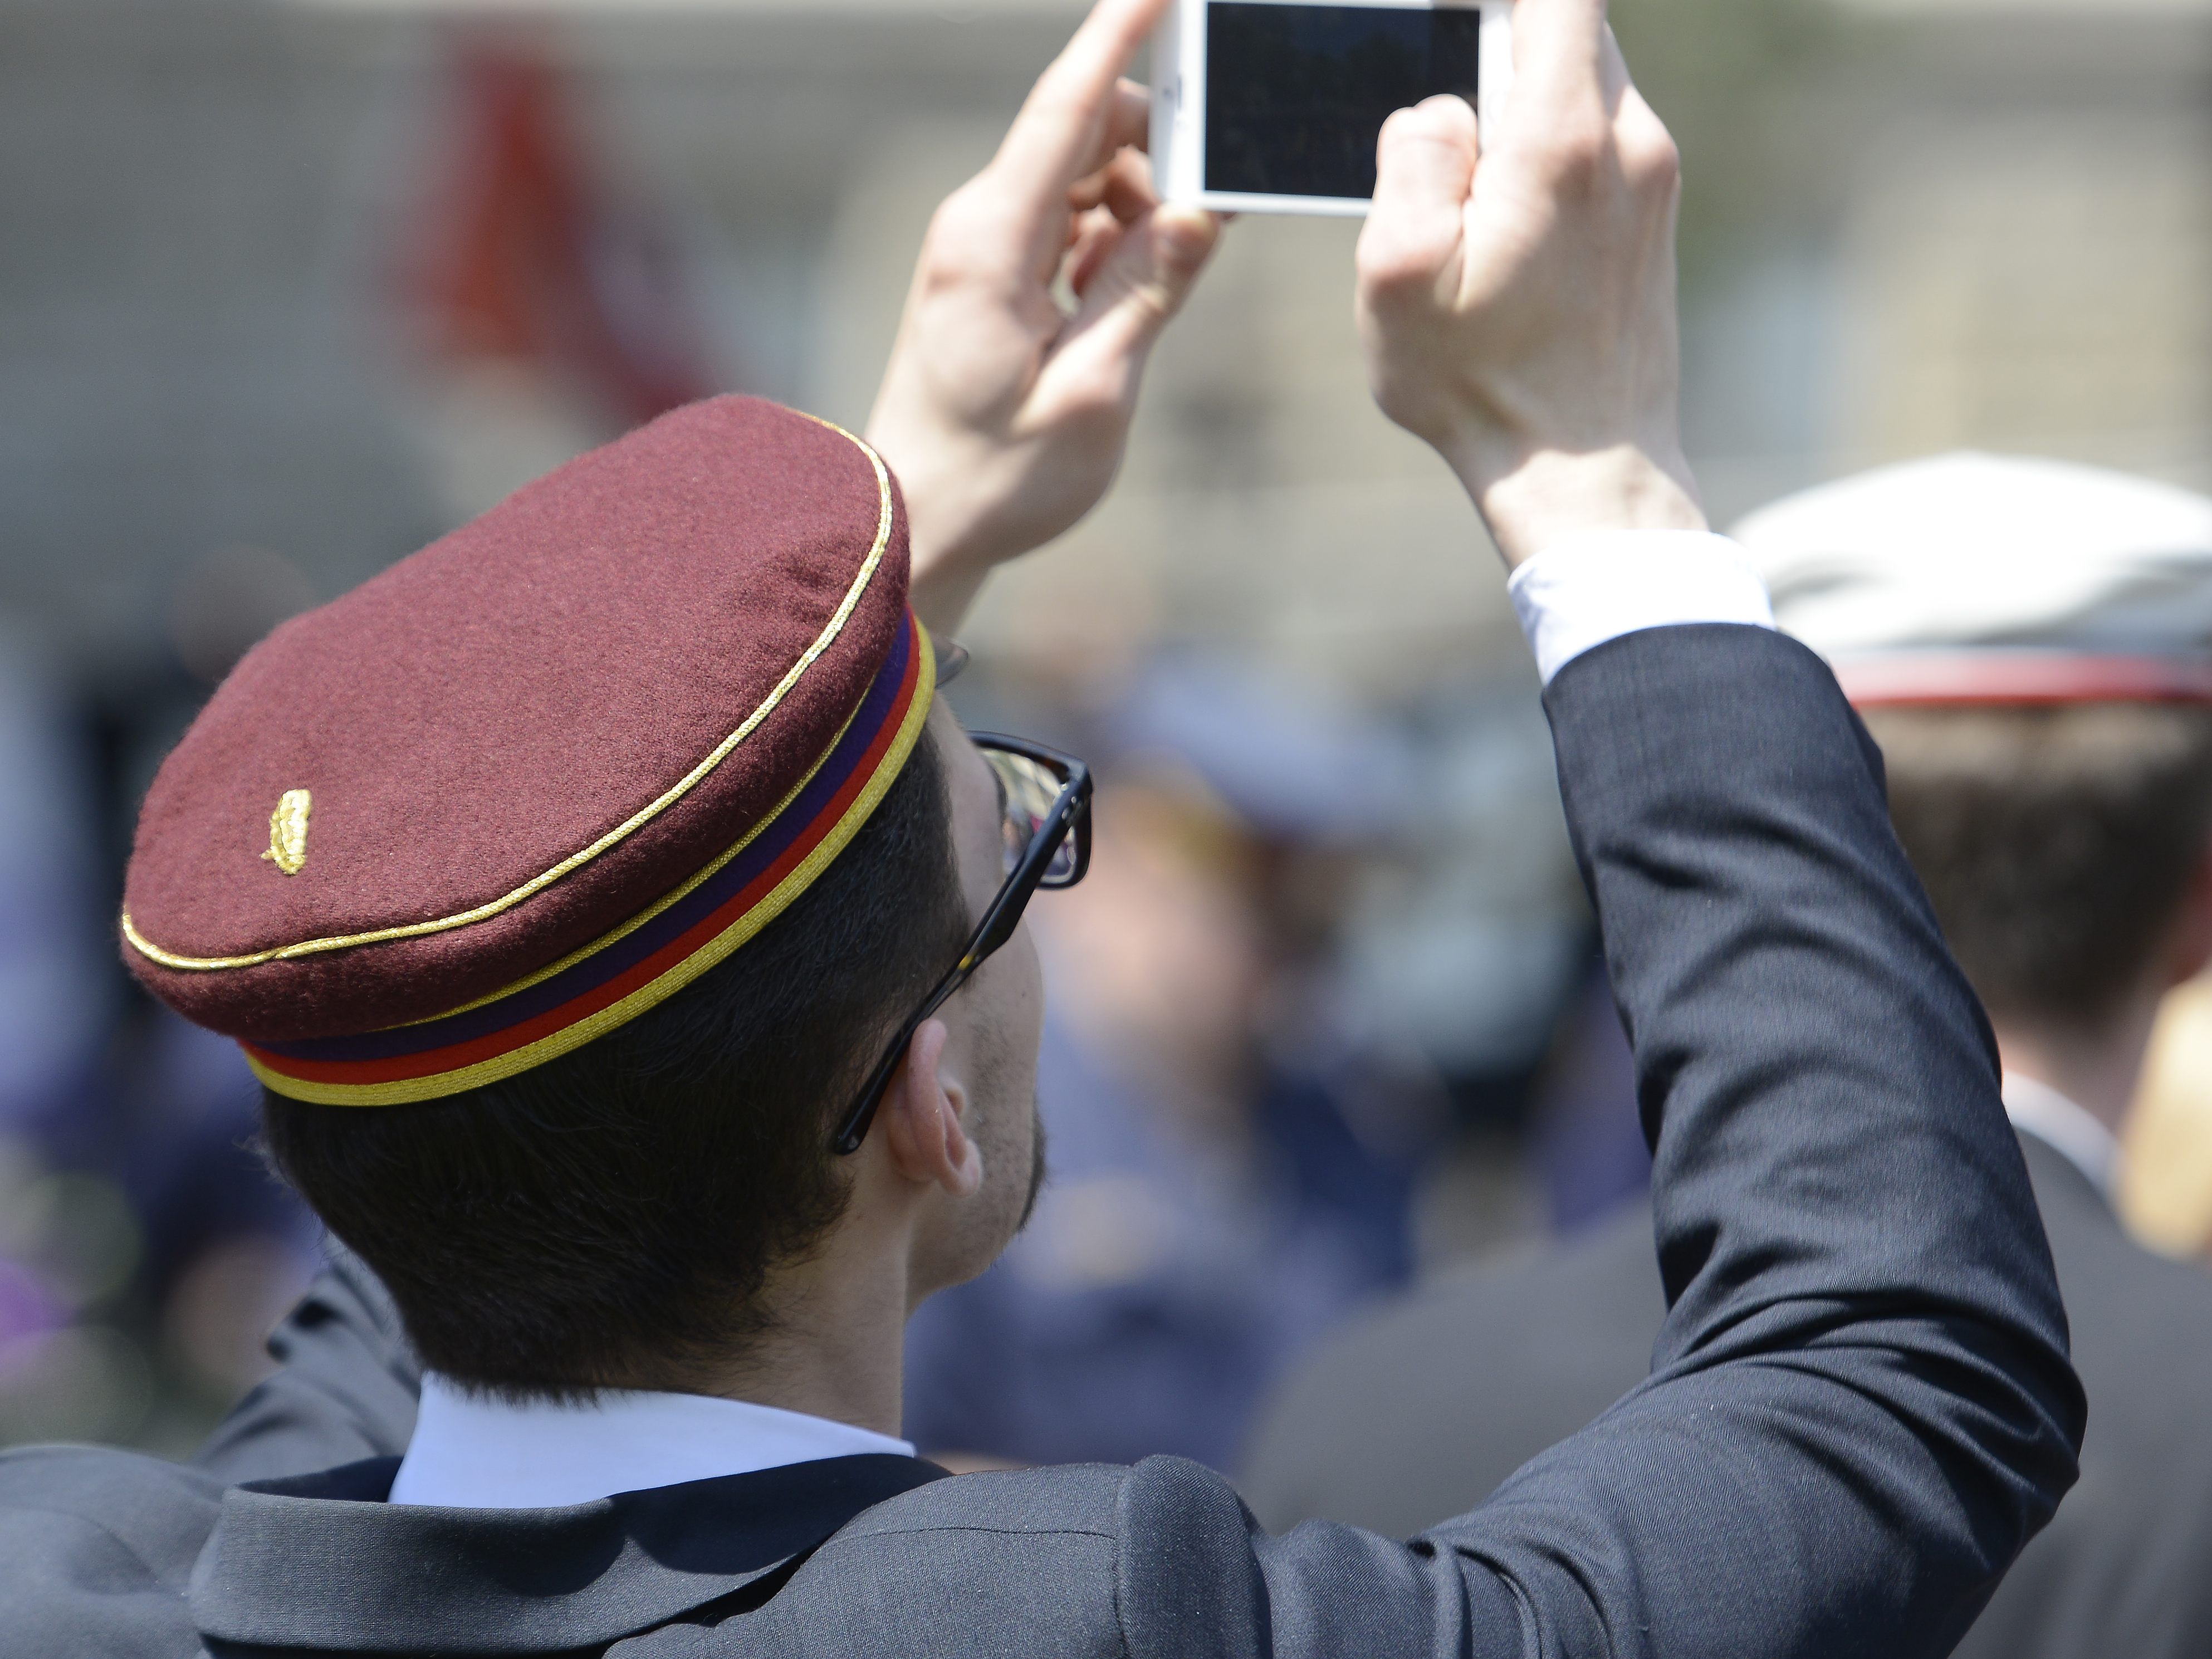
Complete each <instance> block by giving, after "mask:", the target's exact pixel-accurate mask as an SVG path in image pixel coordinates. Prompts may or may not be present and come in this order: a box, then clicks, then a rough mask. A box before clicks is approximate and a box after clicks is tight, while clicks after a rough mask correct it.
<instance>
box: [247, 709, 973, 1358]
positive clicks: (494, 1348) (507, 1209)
mask: <svg viewBox="0 0 2212 1659" xmlns="http://www.w3.org/2000/svg"><path fill="white" fill-rule="evenodd" d="M968 926H969V917H968V915H967V904H966V901H965V899H964V898H963V895H962V891H961V888H960V884H959V878H958V874H957V866H956V864H955V862H954V858H953V849H952V837H951V817H950V807H949V805H948V799H947V795H946V791H945V776H944V772H943V769H942V765H941V762H940V758H939V755H938V753H937V750H936V746H935V744H934V742H933V740H932V739H931V738H929V737H928V736H927V734H925V736H924V738H923V739H922V741H921V744H919V745H918V746H917V747H916V749H915V754H914V757H913V759H912V760H911V761H909V762H908V764H907V767H906V769H905V770H904V772H903V773H902V774H901V775H900V776H899V777H898V779H897V780H896V782H894V783H893V784H892V786H891V787H890V791H889V792H888V793H886V794H885V795H884V799H883V801H882V803H881V804H880V805H878V807H877V808H876V811H875V812H874V814H873V815H872V817H870V818H869V819H868V821H867V823H866V824H865V825H863V826H862V828H861V829H860V833H859V834H858V835H857V836H854V839H853V842H852V844H851V845H850V846H849V847H848V848H847V849H846V850H845V852H844V853H843V854H842V855H841V856H840V857H839V858H838V859H837V860H836V861H835V862H834V863H832V864H831V865H830V866H829V868H828V869H827V870H825V871H823V873H822V874H821V876H820V877H819V878H817V879H816V881H815V883H814V884H813V885H812V886H811V887H810V888H808V889H807V890H806V891H805V893H803V894H802V895H800V896H799V898H798V899H797V900H796V901H794V902H793V904H792V906H791V908H789V909H787V910H786V911H785V912H784V913H783V915H781V916H779V917H778V918H777V919H776V920H775V921H773V922H772V923H770V924H769V926H768V927H765V928H763V930H762V931H761V933H760V934H759V936H758V937H757V938H755V939H751V940H750V941H749V942H748V943H747V944H746V945H744V946H743V947H742V948H741V949H739V950H738V951H734V952H732V954H731V955H730V956H729V957H726V959H724V960H723V961H722V962H721V963H718V964H717V965H716V966H714V968H711V969H708V971H707V972H706V973H704V974H702V975H700V976H699V978H698V979H696V981H693V982H692V983H691V984H690V985H689V986H687V987H684V989H683V990H681V991H679V992H678V993H677V994H675V995H674V996H671V997H670V998H669V999H668V1000H667V1001H665V1002H664V1003H662V1004H661V1005H660V1006H659V1007H657V1008H654V1009H653V1010H652V1011H651V1012H647V1013H646V1014H643V1015H641V1016H640V1017H639V1018H636V1019H635V1020H632V1021H631V1022H630V1023H629V1024H626V1025H623V1026H622V1027H620V1028H618V1029H617V1030H614V1031H611V1032H610V1033H608V1034H607V1035H606V1036H603V1037H600V1038H599V1039H598V1040H597V1041H595V1042H589V1043H586V1045H585V1046H584V1047H582V1048H578V1049H576V1050H574V1052H572V1053H570V1054H564V1055H562V1057H561V1058H560V1059H558V1060H551V1061H549V1062H548V1063H547V1064H545V1065H544V1066H538V1067H536V1068H535V1069H533V1070H532V1071H528V1072H525V1073H521V1074H520V1076H517V1077H513V1078H509V1079H505V1080H504V1081H502V1082H499V1083H494V1084H488V1085H485V1086H484V1087H483V1088H480V1089H475V1090H471V1091H469V1092H467V1093H465V1094H461V1095H456V1096H453V1097H450V1098H447V1099H444V1100H438V1101H431V1102H428V1103H423V1104H422V1105H416V1106H399V1107H386V1108H381V1109H374V1110H367V1109H358V1108H346V1107H325V1106H313V1105H307V1104H303V1103H301V1102H298V1101H294V1100H288V1099H286V1098H284V1097H282V1096H279V1095H276V1094H273V1093H270V1094H266V1095H264V1102H263V1121H264V1132H265V1136H266V1145H267V1150H268V1152H269V1155H270V1158H271V1159H272V1161H273V1162H274V1163H275V1164H276V1167H277V1169H278V1170H280V1171H281V1172H282V1173H283V1175H284V1176H285V1177H286V1178H287V1179H289V1181H290V1182H291V1183H292V1184H293V1185H294V1186H295V1188H298V1189H299V1191H300V1193H301V1194H302V1195H303V1196H304V1197H305V1198H306V1200H307V1202H308V1203H309V1204H310V1205H312V1206H313V1207H314V1209H315V1211H316V1212H317V1213H318V1214H319V1215H320V1216H321V1217H322V1218H323V1220H324V1222H325V1224H326V1225H328V1226H329V1227H330V1229H331V1231H332V1232H333V1233H335V1234H337V1237H339V1238H341V1239H343V1241H344V1242H345V1243H347V1244H349V1245H350V1246H351V1247H352V1248H353V1249H355V1250H356V1251H358V1252H359V1253H360V1254H361V1255H362V1257H363V1258H365V1259H366V1260H367V1261H368V1263H369V1265H370V1266H371V1267H374V1268H375V1270H376V1271H377V1273H379V1274H380V1275H381V1276H382V1278H383V1279H384V1282H385V1283H386V1285H388V1286H390V1287H391V1291H392V1297H393V1298H394V1299H395V1300H396V1301H397V1302H398V1305H399V1310H400V1313H401V1316H402V1317H403V1318H404V1321H405V1322H406V1327H407V1331H408V1334H409V1335H410V1337H411V1338H412V1339H413V1341H414V1344H415V1346H416V1351H417V1352H419V1354H420V1355H421V1357H422V1361H423V1363H424V1364H427V1365H428V1366H430V1367H432V1368H433V1369H435V1370H439V1371H441V1372H443V1373H445V1374H446V1375H447V1376H451V1377H453V1378H454V1379H455V1380H456V1381H458V1382H460V1383H469V1384H474V1385H477V1386H478V1387H483V1388H487V1389H493V1390H495V1391H499V1392H502V1393H507V1394H510V1395H541V1396H544V1395H550V1396H553V1397H573V1396H575V1395H580V1394H584V1393H586V1392H588V1391H589V1390H591V1389H596V1388H621V1387H641V1386H658V1387H664V1388H665V1387H671V1386H682V1385H683V1383H684V1382H685V1381H687V1380H691V1379H694V1378H696V1377H698V1376H702V1375H704V1374H705V1373H707V1372H708V1370H710V1369H711V1368H717V1367H720V1366H724V1365H726V1364H728V1363H729V1362H730V1361H731V1360H732V1359H733V1358H738V1357H740V1356H741V1354H742V1352H743V1349H744V1346H745V1345H746V1344H747V1343H748V1342H749V1341H751V1340H755V1339H757V1337H758V1336H759V1334H760V1333H761V1331H762V1329H763V1327H764V1324H765V1316H764V1314H763V1310H762V1309H761V1307H760V1306H759V1295H760V1291H761V1288H762V1285H763V1281H764V1279H765V1278H766V1276H767V1275H768V1273H769V1272H770V1271H771V1270H772V1269H773V1268H774V1267H776V1266H777V1265H778V1264H779V1263H781V1262H785V1261H790V1260H792V1259H793V1258H796V1257H799V1256H802V1255H804V1254H805V1252H806V1251H807V1250H809V1249H811V1248H813V1247H814V1246H815V1245H817V1243H819V1242H820V1240H821V1238H822V1237H823V1234H824V1233H826V1232H827V1231H828V1230H829V1228H830V1227H831V1226H832V1225H834V1224H835V1223H836V1220H837V1218H838V1217H839V1216H840V1215H841V1214H842V1212H843V1207H844V1204H845V1200H846V1192H847V1188H846V1178H845V1176H844V1175H843V1173H842V1170H840V1169H839V1168H838V1162H839V1160H838V1159H837V1158H836V1156H835V1154H833V1153H832V1152H830V1150H829V1140H830V1137H831V1134H832V1133H833V1120H834V1119H835V1118H836V1115H837V1114H838V1113H839V1112H841V1111H842V1109H844V1108H845V1107H846V1106H847V1105H848V1103H849V1102H848V1098H847V1097H848V1096H849V1095H850V1094H851V1093H852V1092H853V1091H855V1090H857V1089H858V1088H859V1086H860V1083H861V1082H862V1081H863V1079H864V1078H865V1076H866V1072H867V1070H868V1068H869V1066H871V1065H872V1063H873V1062H874V1060H875V1059H876V1057H877V1054H876V1050H877V1046H878V1044H880V1043H882V1042H886V1041H888V1040H889V1038H890V1034H891V1032H892V1031H893V1030H895V1029H896V1024H897V1022H898V1021H899V1020H900V1019H901V1018H902V1017H903V1016H904V1014H905V1013H906V1012H907V1005H908V1003H909V1002H910V1001H914V1000H919V999H920V998H921V996H923V995H925V994H927V990H928V987H929V985H930V984H931V983H932V982H933V981H934V980H935V978H936V977H937V975H939V974H941V973H943V972H944V971H945V969H946V968H947V967H948V966H949V965H950V964H951V962H952V960H953V959H954V958H955V957H957V955H958V953H959V951H960V947H961V945H962V943H963V939H964V937H965V935H966V933H967V929H968Z"/></svg>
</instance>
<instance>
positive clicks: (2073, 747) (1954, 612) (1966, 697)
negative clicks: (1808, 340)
mask: <svg viewBox="0 0 2212 1659" xmlns="http://www.w3.org/2000/svg"><path fill="white" fill-rule="evenodd" d="M1737 535H1738V537H1739V538H1740V539H1741V540H1742V541H1743V542H1744V544H1746V545H1747V547H1748V548H1749V549H1750V550H1751V551H1752V553H1753V556H1754V557H1755V558H1756V559H1757V560H1758V561H1759V563H1760V564H1761V566H1762V568H1763V570H1764V573H1765V576H1766V579H1767V581H1768V584H1769V586H1770V588H1771V591H1772V593H1773V597H1774V602H1775V612H1776V617H1777V619H1778V621H1779V622H1780V623H1781V624H1782V626H1783V627H1784V628H1785V629H1788V630H1789V631H1790V632H1792V633H1794V634H1796V635H1798V636H1799V637H1800V638H1802V639H1803V640H1805V641H1806V642H1807V643H1808V644H1809V645H1811V646H1813V647H1814V648H1815V649H1816V650H1819V651H1820V652H1821V653H1823V654H1824V655H1826V657H1828V659H1830V661H1831V662H1832V663H1833V664H1834V665H1835V666H1836V669H1837V672H1838V677H1839V678H1840V679H1841V680H1842V682H1843V684H1844V689H1845V690H1846V691H1847V692H1849V693H1850V696H1851V698H1852V701H1853V702H1855V703H1857V705H1858V707H1859V708H1860V711H1861V713H1862V714H1863V715H1864V717H1865V719H1866V720H1867V724H1868V726H1869V730H1870V731H1871V732H1872V733H1873V734H1874V736H1875V739H1876V741H1877V742H1878V743H1880V744H1881V749H1882V753H1883V757H1884V760H1885V763H1886V764H1887V771H1888V781H1889V793H1890V806H1891V812H1892V816H1893V818H1894V820H1895V822H1896V824H1897V828H1898V833H1899V839H1900V840H1901V841H1902V842H1904V845H1905V851H1906V853H1907V854H1908V855H1909V856H1910V857H1911V860H1912V863H1913V866H1914V868H1915V869H1916V870H1917V872H1918V873H1919V875H1920V877H1921V879H1922V881H1923V884H1925V885H1926V887H1927V889H1928V892H1929V898H1930V900H1931V901H1932V902H1933V903H1934V905H1935V908H1936V914H1937V916H1938V918H1939V919H1940V920H1941V921H1942V925H1943V930H1944V933H1945V936H1946V938H1947V939H1948V941H1949V943H1950V945H1951V947H1952V949H1953V951H1954V953H1955V954H1956V955H1957V957H1959V960H1960V964H1961V965H1962V966H1963V967H1964V968H1965V969H1966V973H1967V975H1968V977H1969V978H1971V979H1972V981H1973V982H1974V986H1975V988H1976V990H1977V991H1978V993H1979V994H1980V995H1981V997H1982V999H1983V1000H1984V1003H1985V1004H1986V1005H1987V1006H1988V1007H1989V1009H1990V1014H1991V1016H1992V1018H1994V1019H1995V1020H1996V1023H1997V1024H1998V1026H1999V1027H2000V1030H2007V1029H2009V1030H2014V1031H2022V1030H2033V1031H2039V1032H2045V1033H2050V1034H2052V1035H2053V1036H2055V1037H2056V1038H2057V1039H2059V1040H2063V1041H2069V1042H2079V1041H2081V1040H2084V1039H2087V1040H2090V1041H2096V1040H2100V1039H2102V1038H2104V1037H2106V1036H2108V1035H2110V1034H2112V1033H2114V1032H2115V1031H2118V1030H2122V1029H2123V1028H2126V1029H2129V1030H2136V1031H2137V1033H2138V1036H2139V1033H2140V1028H2141V1027H2142V1025H2143V1024H2144V1022H2145V1021H2146V1020H2147V1018H2148V1012H2147V1011H2148V1009H2149V1008H2150V1007H2152V1006H2154V1004H2155V1001H2156V999H2157V998H2158V997H2159V995H2160V994H2162V993H2163V992H2164V991H2165V990H2166V988H2168V987H2170V986H2171V985H2172V983H2174V982H2175V981H2177V980H2179V979H2181V978H2185V977H2187V976H2188V975H2191V974H2193V973H2195V972H2196V971H2197V970H2198V969H2201V968H2202V967H2203V964H2204V961H2205V958H2206V956H2207V954H2208V953H2212V854H2209V853H2208V848H2212V501H2204V500H2203V499H2202V498H2200V497H2197V496H2194V495H2189V494H2187V493H2186V492H2184V491H2180V490H2176V489H2168V488H2166V487H2165V486H2162V485H2155V484H2149V483H2143V482H2142V481H2140V480H2136V479H2132V478H2127V477H2121V476H2119V475H2117V474H2112V473H2106V472H2100V471H2093V470H2091V469H2087V468H2081V467H2074V466H2066V465H2058V464H2055V463H2050V462H2039V461H2014V460H2005V459H1996V458H1992V457H1987V456H1978V455H1966V456H1954V457H1948V458H1944V459H1938V460H1933V461H1925V462H1919V463H1915V464H1912V465H1905V466H1900V467H1893V468H1888V469H1885V470H1883V471H1879V472H1875V473H1871V474H1868V475H1866V476H1864V477H1858V478H1853V479H1847V480H1845V481H1844V482H1843V483H1838V484H1833V485H1830V486H1827V487H1826V488H1824V489H1816V490H1812V491H1809V492H1808V493H1807V494H1805V495H1801V496H1797V497H1795V498H1793V499H1791V500H1790V501H1784V502H1782V503H1779V504H1778V505H1777V506H1775V507H1770V508H1768V509H1766V510H1765V511H1764V512H1761V513H1756V514H1754V515H1753V517H1752V518H1751V519H1749V520H1747V521H1746V522H1745V523H1744V524H1743V525H1742V526H1739V527H1738V530H1737Z"/></svg>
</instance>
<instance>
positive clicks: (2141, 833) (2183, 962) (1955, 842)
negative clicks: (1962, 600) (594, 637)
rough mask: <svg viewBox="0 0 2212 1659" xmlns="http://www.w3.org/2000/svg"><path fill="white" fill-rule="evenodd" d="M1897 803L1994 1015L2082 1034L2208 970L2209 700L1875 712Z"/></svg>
mask: <svg viewBox="0 0 2212 1659" xmlns="http://www.w3.org/2000/svg"><path fill="white" fill-rule="evenodd" d="M1866 721H1867V726H1868V727H1869V730H1870V731H1871V732H1873V734H1874V737H1875V741H1876V742H1878V743H1879V744H1881V750H1882V757H1883V760H1884V761H1885V763H1887V769H1888V774H1889V802H1890V812H1891V816H1892V817H1893V819H1894V820H1895V822H1896V824H1897V830H1898V836H1899V839H1900V840H1901V841H1902V842H1904V843H1905V853H1906V854H1907V855H1908V856H1909V857H1910V858H1911V860H1912V866H1913V868H1914V869H1915V870H1916V871H1917V872H1918V873H1919V876H1920V879H1921V881H1922V883H1923V884H1924V885H1925V886H1926V887H1927V889H1928V896H1929V899H1930V901H1931V902H1933V903H1934V904H1935V907H1936V915H1937V917H1938V918H1939V919H1940V920H1941V921H1942V924H1943V933H1944V937H1945V938H1946V939H1948V942H1949V944H1950V946H1951V949H1952V951H1953V952H1954V954H1955V955H1956V956H1957V957H1958V958H1959V961H1960V965H1961V966H1962V967H1964V968H1965V969H1966V975H1967V977H1968V978H1969V979H1971V980H1972V981H1973V983H1974V988H1975V990H1976V991H1977V992H1978V993H1979V994H1980V996H1981V998H1982V1000H1983V1002H1984V1004H1986V1005H1987V1006H1988V1007H1989V1009H1990V1013H1991V1015H1992V1017H1993V1018H1996V1019H1997V1020H1998V1021H1999V1022H2000V1023H2001V1024H2014V1025H2022V1024H2027V1025H2037V1026H2050V1027H2055V1028H2057V1029H2059V1030H2067V1031H2071V1032H2073V1033H2075V1034H2076V1035H2081V1036H2089V1035H2093V1034H2095V1033H2096V1032H2098V1031H2099V1030H2102V1029H2104V1028H2105V1027H2106V1026H2107V1025H2109V1024H2111V1023H2112V1021H2114V1020H2115V1019H2116V1018H2119V1017H2120V1016H2121V1014H2122V1012H2123V1011H2124V1009H2127V1008H2128V1007H2130V1006H2131V1005H2134V1004H2136V1003H2139V1002H2140V1001H2141V1000H2142V999H2143V998H2144V997H2145V996H2147V995H2148V996H2155V995H2157V994H2160V993H2161V992H2163V991H2165V990H2166V989H2167V988H2168V987H2170V986H2171V985H2172V984H2173V983H2174V982H2175V981H2178V980H2179V979H2182V978H2186V977H2188V976H2189V975H2191V974H2192V973H2193V972H2195V971H2196V969H2197V968H2198V967H2200V966H2202V964H2203V957H2204V952H2205V940H2204V934H2205V924H2204V921H2203V915H2202V913H2203V911H2204V910H2205V909H2206V907H2207V901H2208V895H2209V894H2212V877H2209V876H2208V864H2207V848H2208V846H2212V708H2201V707H2195V706H2185V705H2172V704H2145V703H2111V702H2092V703H2057V704H2051V705H2047V706H2044V707H2039V708H2019V707H2002V706H2001V707H1994V708H1870V709H1869V710H1867V711H1866Z"/></svg>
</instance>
